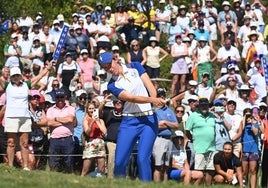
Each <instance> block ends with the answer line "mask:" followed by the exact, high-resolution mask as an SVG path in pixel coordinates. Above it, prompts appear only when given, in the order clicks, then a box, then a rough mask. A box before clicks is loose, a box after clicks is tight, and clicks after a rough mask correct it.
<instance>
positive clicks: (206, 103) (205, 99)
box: [199, 98, 209, 105]
mask: <svg viewBox="0 0 268 188" xmlns="http://www.w3.org/2000/svg"><path fill="white" fill-rule="evenodd" d="M208 104H209V101H208V99H207V98H200V99H199V105H208Z"/></svg>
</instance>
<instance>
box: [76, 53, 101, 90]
mask: <svg viewBox="0 0 268 188" xmlns="http://www.w3.org/2000/svg"><path fill="white" fill-rule="evenodd" d="M80 55H81V57H82V58H81V60H80V61H79V62H78V65H79V67H80V68H81V77H80V79H81V83H82V86H83V88H84V89H85V90H86V91H87V92H88V93H90V92H92V89H93V81H94V80H93V78H92V77H93V75H94V73H96V72H97V70H98V69H99V66H98V62H97V61H96V60H94V59H92V58H90V57H89V53H88V50H87V49H82V50H81V52H80Z"/></svg>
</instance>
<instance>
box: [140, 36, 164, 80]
mask: <svg viewBox="0 0 268 188" xmlns="http://www.w3.org/2000/svg"><path fill="white" fill-rule="evenodd" d="M149 41H150V45H149V46H147V47H146V48H144V49H143V53H145V54H146V65H145V69H146V71H147V73H148V75H149V77H150V78H159V77H160V63H161V61H162V60H163V59H165V58H166V57H167V56H168V53H167V52H166V51H165V50H164V49H163V48H161V47H160V46H158V41H157V39H156V37H155V36H152V37H150V39H149ZM160 54H163V55H162V57H160Z"/></svg>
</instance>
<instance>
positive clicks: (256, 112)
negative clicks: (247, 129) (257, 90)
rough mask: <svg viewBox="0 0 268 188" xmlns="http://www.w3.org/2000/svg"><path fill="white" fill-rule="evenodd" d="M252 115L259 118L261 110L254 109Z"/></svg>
mask: <svg viewBox="0 0 268 188" xmlns="http://www.w3.org/2000/svg"><path fill="white" fill-rule="evenodd" d="M252 114H253V115H254V116H257V115H258V114H259V109H258V108H253V110H252Z"/></svg>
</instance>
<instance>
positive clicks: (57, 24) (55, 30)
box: [49, 19, 61, 46]
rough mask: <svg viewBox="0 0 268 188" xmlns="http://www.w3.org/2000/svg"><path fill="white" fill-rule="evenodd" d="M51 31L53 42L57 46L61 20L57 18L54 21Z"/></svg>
mask: <svg viewBox="0 0 268 188" xmlns="http://www.w3.org/2000/svg"><path fill="white" fill-rule="evenodd" d="M49 33H50V34H51V35H52V38H53V43H54V44H55V46H57V44H58V41H59V38H60V34H61V28H60V22H59V20H57V19H56V20H54V21H53V27H52V28H51V30H50V32H49Z"/></svg>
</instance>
